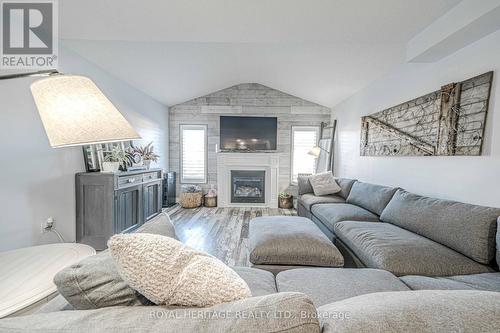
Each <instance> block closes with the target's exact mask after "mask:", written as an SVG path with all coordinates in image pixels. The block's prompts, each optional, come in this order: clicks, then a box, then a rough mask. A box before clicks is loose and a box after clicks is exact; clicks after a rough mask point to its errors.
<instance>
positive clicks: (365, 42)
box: [59, 0, 459, 106]
mask: <svg viewBox="0 0 500 333" xmlns="http://www.w3.org/2000/svg"><path fill="white" fill-rule="evenodd" d="M458 2H459V0H418V1H417V0H411V1H410V0H350V1H348V0H163V1H162V0H142V1H137V0H64V1H59V4H60V5H59V6H60V8H59V11H60V21H59V25H60V28H59V30H60V37H61V39H63V41H62V44H63V45H64V46H67V47H69V48H71V49H72V50H74V51H75V52H77V53H79V54H80V55H82V56H83V57H85V58H87V59H88V60H90V61H92V62H94V63H96V64H97V65H99V66H100V67H102V68H104V69H105V70H107V71H108V72H110V73H111V74H113V75H115V76H117V77H119V78H120V79H122V80H124V81H126V82H128V83H129V84H131V85H132V86H135V87H136V88H138V89H140V90H142V91H144V92H145V93H146V94H148V95H150V96H152V97H153V98H155V99H157V100H159V101H160V102H162V103H164V104H166V105H173V104H176V103H180V102H183V101H185V100H188V99H191V98H194V97H197V96H201V95H204V94H207V93H210V92H213V91H215V90H218V89H222V88H226V87H228V86H231V85H234V84H238V83H243V82H257V83H261V84H264V85H267V86H270V87H273V88H275V89H279V90H282V91H285V92H287V93H290V94H293V95H297V96H299V97H302V98H305V99H308V100H311V101H314V102H317V103H320V104H323V105H327V106H333V105H335V104H337V103H338V102H340V101H342V100H343V99H345V98H347V97H349V96H350V95H352V94H353V93H355V92H356V91H358V90H360V89H361V88H363V87H364V86H366V85H367V84H369V83H370V82H371V81H373V80H374V79H375V78H377V77H379V76H381V75H383V74H384V73H386V72H387V71H389V70H390V69H391V68H393V67H395V66H397V65H399V64H401V63H403V62H404V59H405V50H406V44H407V42H408V41H409V40H410V39H411V38H412V37H413V36H415V35H416V34H417V33H418V32H420V31H421V30H423V29H424V28H425V27H426V26H428V25H429V24H430V23H432V22H433V21H434V20H436V19H437V18H438V17H440V16H441V15H442V14H444V13H445V12H446V11H448V10H449V9H451V8H452V7H453V6H454V5H456V4H457V3H458Z"/></svg>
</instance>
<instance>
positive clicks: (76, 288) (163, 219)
mask: <svg viewBox="0 0 500 333" xmlns="http://www.w3.org/2000/svg"><path fill="white" fill-rule="evenodd" d="M136 232H139V233H142V232H144V233H153V234H157V235H163V236H168V237H172V238H175V239H177V237H176V235H175V228H174V226H173V224H172V222H171V221H170V218H169V217H168V215H166V214H160V215H158V216H157V217H155V218H153V219H152V220H151V221H149V222H146V223H145V224H143V225H142V226H141V227H140V228H138V229H137V231H136ZM54 283H55V284H56V286H57V290H58V291H59V293H60V294H61V295H62V296H64V298H65V299H66V300H67V301H68V302H69V303H70V304H71V305H72V306H73V308H75V309H76V310H87V309H97V308H101V307H106V306H116V305H147V304H152V303H151V302H150V301H149V300H147V299H146V298H145V297H144V296H142V295H140V294H139V293H138V292H136V291H135V290H134V289H132V288H130V286H129V285H128V284H127V283H126V282H125V281H123V279H122V277H121V276H120V274H119V273H118V270H117V268H116V265H115V262H114V261H113V258H111V254H110V253H109V251H107V250H106V251H103V252H101V253H99V254H96V255H94V256H91V257H87V258H85V259H83V260H82V261H80V262H78V263H76V264H73V265H71V266H69V267H66V268H64V269H63V270H61V271H60V272H58V273H57V274H56V276H55V277H54Z"/></svg>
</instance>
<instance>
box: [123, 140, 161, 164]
mask: <svg viewBox="0 0 500 333" xmlns="http://www.w3.org/2000/svg"><path fill="white" fill-rule="evenodd" d="M130 147H131V148H132V150H133V153H134V154H137V155H139V156H141V157H142V159H143V160H144V161H153V162H157V161H158V158H160V156H159V155H157V154H155V152H154V146H153V142H150V143H148V144H147V145H146V146H134V145H133V144H131V145H130Z"/></svg>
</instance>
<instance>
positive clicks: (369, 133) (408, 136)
mask: <svg viewBox="0 0 500 333" xmlns="http://www.w3.org/2000/svg"><path fill="white" fill-rule="evenodd" d="M492 79H493V72H488V73H485V74H482V75H479V76H476V77H474V78H472V79H469V80H466V81H462V82H458V83H450V84H448V85H445V86H443V87H441V90H438V91H434V92H432V93H430V94H427V95H425V96H421V97H418V98H416V99H414V100H411V101H409V102H406V103H403V104H400V105H397V106H394V107H391V108H389V109H386V110H383V111H380V112H377V113H374V114H372V115H369V116H366V117H362V118H361V156H433V155H434V156H435V155H446V156H457V155H462V156H463V155H468V156H476V155H481V150H482V145H483V138H484V129H485V125H486V114H487V112H488V102H489V97H490V90H491V82H492Z"/></svg>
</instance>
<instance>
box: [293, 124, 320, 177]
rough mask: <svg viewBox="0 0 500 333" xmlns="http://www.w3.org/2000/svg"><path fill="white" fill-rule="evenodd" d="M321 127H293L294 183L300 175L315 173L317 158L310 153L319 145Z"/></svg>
mask: <svg viewBox="0 0 500 333" xmlns="http://www.w3.org/2000/svg"><path fill="white" fill-rule="evenodd" d="M318 136H319V127H311V126H307V127H306V126H292V167H291V169H292V183H293V184H295V183H297V177H298V175H299V173H309V174H311V173H315V172H316V158H315V157H314V156H312V155H309V154H308V153H309V151H310V150H311V149H312V148H313V147H315V146H316V145H317V144H318Z"/></svg>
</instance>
